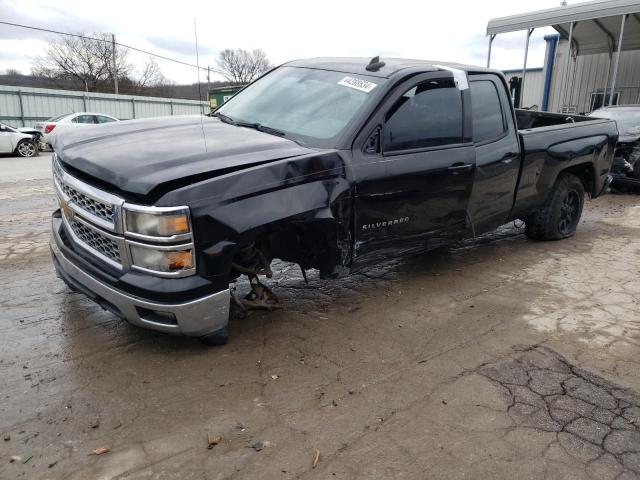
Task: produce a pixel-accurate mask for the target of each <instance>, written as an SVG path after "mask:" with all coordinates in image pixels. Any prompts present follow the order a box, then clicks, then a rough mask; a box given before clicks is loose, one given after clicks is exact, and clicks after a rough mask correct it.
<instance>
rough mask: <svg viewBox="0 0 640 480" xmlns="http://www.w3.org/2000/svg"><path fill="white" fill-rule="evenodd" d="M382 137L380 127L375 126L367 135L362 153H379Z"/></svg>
mask: <svg viewBox="0 0 640 480" xmlns="http://www.w3.org/2000/svg"><path fill="white" fill-rule="evenodd" d="M381 138H382V127H380V126H377V127H376V128H375V130H374V131H373V132H372V133H371V135H369V138H368V139H367V141H366V142H365V144H364V148H363V151H364V153H369V154H375V153H381V151H382V149H381V145H380V143H381V142H380V139H381Z"/></svg>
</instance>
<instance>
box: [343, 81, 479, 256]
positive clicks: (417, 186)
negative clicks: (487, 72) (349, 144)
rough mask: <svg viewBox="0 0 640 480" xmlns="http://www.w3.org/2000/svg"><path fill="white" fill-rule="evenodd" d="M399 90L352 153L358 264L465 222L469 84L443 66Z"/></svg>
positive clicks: (423, 242)
mask: <svg viewBox="0 0 640 480" xmlns="http://www.w3.org/2000/svg"><path fill="white" fill-rule="evenodd" d="M395 91H396V93H395V94H394V95H392V96H391V97H390V98H388V99H387V100H386V101H385V102H383V104H382V105H381V108H380V111H379V112H378V114H377V115H376V116H374V119H373V121H372V122H370V125H369V126H368V127H367V128H365V132H366V133H367V135H369V139H368V140H367V141H365V142H364V148H362V149H359V148H357V149H356V150H355V152H354V161H353V176H354V177H355V180H356V198H355V216H354V220H355V225H354V230H355V246H354V265H356V266H357V265H358V264H359V263H361V262H362V263H368V259H371V260H375V259H376V258H377V257H378V256H381V257H387V256H389V255H390V254H394V253H408V252H411V251H417V250H423V249H424V248H425V247H431V246H435V245H437V244H439V243H442V242H443V241H450V239H451V237H455V236H459V235H461V234H462V232H463V231H464V229H465V225H466V217H467V206H468V202H469V197H470V194H471V189H472V187H473V177H474V170H475V150H474V147H473V144H472V143H471V142H470V139H469V138H467V136H468V134H467V133H466V130H467V128H468V125H465V121H464V118H465V116H464V113H463V112H464V108H463V106H464V105H465V104H466V103H467V102H468V89H465V90H460V89H459V88H458V87H457V86H456V84H455V82H454V80H453V77H452V76H451V74H450V73H448V72H438V73H430V74H423V75H420V76H418V77H415V78H414V79H412V80H410V81H407V82H405V83H404V84H402V85H401V86H399V87H398V88H396V90H395ZM467 123H468V122H467ZM357 143H358V142H356V144H357ZM376 254H377V255H376Z"/></svg>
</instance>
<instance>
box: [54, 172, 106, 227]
mask: <svg viewBox="0 0 640 480" xmlns="http://www.w3.org/2000/svg"><path fill="white" fill-rule="evenodd" d="M53 175H54V178H55V181H56V183H57V184H58V187H59V188H60V190H61V191H62V193H63V194H64V195H65V196H66V197H67V201H68V202H69V203H70V204H73V205H75V206H76V207H78V208H80V209H81V210H83V211H85V212H87V213H88V214H89V215H91V216H92V217H95V218H98V219H101V220H103V221H105V222H108V223H109V224H110V225H113V226H114V227H115V220H116V214H115V212H116V208H115V206H114V205H112V204H110V203H107V202H102V201H99V200H96V199H94V198H92V197H90V196H88V195H86V194H84V193H83V192H81V191H79V190H78V189H77V188H75V187H74V186H73V185H70V184H69V183H68V182H66V181H65V177H64V174H63V170H62V167H61V166H60V164H59V163H58V161H57V160H55V161H54V162H53Z"/></svg>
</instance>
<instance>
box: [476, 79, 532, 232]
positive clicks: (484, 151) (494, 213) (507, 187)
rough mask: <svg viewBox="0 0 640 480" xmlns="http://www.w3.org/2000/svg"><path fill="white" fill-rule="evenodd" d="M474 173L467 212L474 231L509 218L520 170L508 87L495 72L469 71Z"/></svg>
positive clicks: (518, 148)
mask: <svg viewBox="0 0 640 480" xmlns="http://www.w3.org/2000/svg"><path fill="white" fill-rule="evenodd" d="M469 80H470V81H469V86H470V89H471V114H472V121H473V142H474V144H475V146H476V176H475V182H474V186H473V193H472V194H471V201H470V202H469V216H470V218H471V220H472V221H473V223H474V226H475V227H476V231H481V230H484V229H486V228H495V227H496V226H497V225H500V224H501V223H504V222H506V221H507V220H508V217H509V212H510V211H511V207H512V205H513V199H514V195H515V189H516V185H517V183H518V174H519V170H520V145H519V142H518V132H517V129H516V125H515V122H514V120H513V115H512V110H511V104H510V101H509V97H508V96H507V91H506V88H505V86H504V84H503V83H502V81H501V79H500V78H499V77H498V76H497V75H490V74H489V75H472V76H471V77H470V78H469Z"/></svg>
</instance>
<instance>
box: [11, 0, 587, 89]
mask: <svg viewBox="0 0 640 480" xmlns="http://www.w3.org/2000/svg"><path fill="white" fill-rule="evenodd" d="M569 3H575V2H574V1H570V2H569ZM559 4H560V1H559V0H538V1H536V2H523V1H518V0H515V1H514V0H484V1H472V0H470V1H466V0H465V1H461V0H457V1H437V2H428V1H407V0H395V1H389V0H384V1H377V0H369V1H368V2H364V3H363V2H355V1H349V0H323V1H321V2H307V1H304V0H302V1H301V0H297V1H278V0H275V1H264V0H242V1H237V2H233V1H230V0H225V1H221V0H218V1H211V0H209V1H204V0H203V1H199V0H179V1H175V0H174V1H171V2H166V1H164V2H163V1H154V2H151V1H133V0H128V1H120V0H107V1H102V2H95V1H87V0H53V1H52V0H46V1H45V0H19V1H18V0H0V19H1V20H3V21H7V22H14V23H21V24H27V25H32V26H37V27H44V28H49V29H53V30H60V31H64V32H84V33H90V32H109V33H114V34H115V35H116V37H117V39H118V41H120V42H122V43H125V44H129V45H132V46H135V47H138V48H141V49H144V50H149V51H152V52H156V53H158V54H161V55H165V56H168V57H172V58H176V59H180V60H183V61H186V62H189V63H195V61H196V56H195V42H194V35H193V30H194V29H193V19H194V17H195V18H196V19H197V25H198V40H199V46H200V64H201V65H205V66H206V65H207V64H209V65H211V66H212V67H213V66H215V59H216V56H217V53H218V52H219V51H220V50H222V49H224V48H245V49H253V48H262V49H263V50H264V51H265V52H267V55H268V56H269V58H270V60H271V61H272V63H274V64H280V63H283V62H286V61H289V60H293V59H296V58H305V57H315V56H363V57H372V56H374V55H380V56H383V57H384V56H396V57H405V58H421V59H428V60H440V61H452V62H461V63H471V64H477V65H484V64H485V62H486V54H487V37H486V35H485V31H486V26H487V21H488V20H489V19H490V18H493V17H500V16H505V15H512V14H516V13H523V12H527V11H530V10H534V9H544V8H551V7H556V6H559ZM549 33H554V31H553V30H552V29H539V30H536V31H535V32H534V34H533V36H532V39H531V47H530V53H529V62H528V66H529V67H541V66H542V64H543V57H544V43H545V42H544V40H543V38H542V37H543V36H544V35H545V34H549ZM51 38H52V35H50V34H45V33H41V32H36V31H33V30H26V29H20V28H16V27H11V26H6V25H0V72H2V71H4V70H6V69H7V68H16V69H18V70H21V71H22V72H23V73H29V72H30V70H31V64H32V61H33V58H35V57H37V56H38V55H41V54H42V53H43V52H44V50H45V48H46V45H47V42H48V41H49V40H50V39H51ZM524 41H525V32H516V33H513V34H505V35H499V36H498V37H497V39H496V41H495V42H494V47H493V54H492V63H491V66H492V67H495V68H501V69H510V68H521V67H522V61H523V52H524ZM131 60H133V61H134V62H135V63H139V64H140V65H141V64H142V63H144V61H145V58H144V57H141V56H139V55H137V54H133V55H132V56H131ZM158 64H159V65H160V67H161V70H162V72H163V73H164V75H165V76H166V77H167V78H169V79H171V80H173V81H175V82H178V83H192V82H195V81H196V71H195V69H190V68H188V67H185V66H181V65H178V64H174V63H171V62H167V61H163V60H158ZM212 79H213V77H212ZM203 80H204V79H203Z"/></svg>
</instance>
